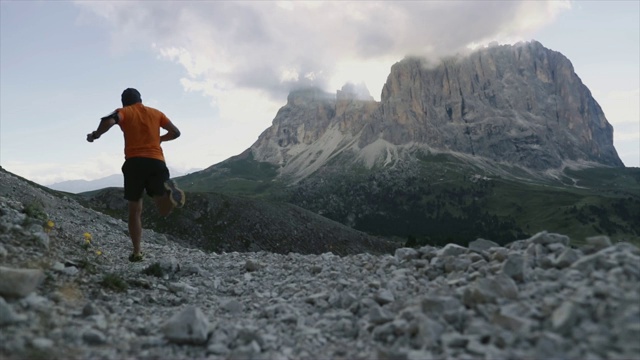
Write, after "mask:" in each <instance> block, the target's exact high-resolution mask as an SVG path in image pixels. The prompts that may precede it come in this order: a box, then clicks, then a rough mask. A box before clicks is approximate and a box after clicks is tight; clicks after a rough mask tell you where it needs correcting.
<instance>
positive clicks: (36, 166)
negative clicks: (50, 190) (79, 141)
mask: <svg viewBox="0 0 640 360" xmlns="http://www.w3.org/2000/svg"><path fill="white" fill-rule="evenodd" d="M123 161H124V160H123V157H122V155H121V154H111V153H100V154H99V155H98V156H96V157H92V158H91V159H87V160H84V161H81V162H75V163H69V162H46V163H31V162H29V163H27V162H22V161H7V162H6V163H4V164H3V165H2V166H3V167H4V168H6V169H7V170H8V171H10V172H12V173H14V174H17V175H19V176H22V177H24V178H27V179H29V180H32V181H34V182H36V183H38V184H41V185H46V184H53V183H57V182H61V181H65V180H93V179H99V178H103V177H106V176H109V175H113V174H114V170H116V171H117V169H120V167H121V166H122V163H123ZM60 170H63V171H60Z"/></svg>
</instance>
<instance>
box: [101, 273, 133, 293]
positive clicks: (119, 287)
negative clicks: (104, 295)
mask: <svg viewBox="0 0 640 360" xmlns="http://www.w3.org/2000/svg"><path fill="white" fill-rule="evenodd" d="M100 285H102V286H103V287H105V288H107V289H111V290H114V291H117V292H123V291H125V290H127V283H126V282H125V281H124V280H122V278H121V277H120V276H118V275H116V274H106V275H105V276H104V277H103V278H102V281H101V282H100Z"/></svg>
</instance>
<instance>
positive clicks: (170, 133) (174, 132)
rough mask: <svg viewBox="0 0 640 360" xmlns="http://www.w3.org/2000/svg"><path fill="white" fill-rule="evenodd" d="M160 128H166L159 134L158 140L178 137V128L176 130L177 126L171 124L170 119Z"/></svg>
mask: <svg viewBox="0 0 640 360" xmlns="http://www.w3.org/2000/svg"><path fill="white" fill-rule="evenodd" d="M162 128H163V129H165V130H167V133H166V134H164V135H162V136H160V142H163V141H170V140H175V139H177V138H178V137H180V130H178V128H177V127H176V126H175V125H173V123H172V122H171V121H169V122H168V123H167V124H166V125H164V126H163V127H162Z"/></svg>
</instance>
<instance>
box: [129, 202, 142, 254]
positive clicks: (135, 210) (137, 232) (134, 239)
mask: <svg viewBox="0 0 640 360" xmlns="http://www.w3.org/2000/svg"><path fill="white" fill-rule="evenodd" d="M129 236H130V237H131V243H132V244H133V255H135V256H137V255H140V240H141V239H142V199H140V200H138V201H129Z"/></svg>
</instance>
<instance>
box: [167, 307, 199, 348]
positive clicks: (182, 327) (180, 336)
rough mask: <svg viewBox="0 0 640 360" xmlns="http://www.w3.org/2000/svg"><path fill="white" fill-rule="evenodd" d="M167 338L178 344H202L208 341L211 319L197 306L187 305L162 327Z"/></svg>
mask: <svg viewBox="0 0 640 360" xmlns="http://www.w3.org/2000/svg"><path fill="white" fill-rule="evenodd" d="M162 333H163V334H164V336H165V337H166V338H167V340H169V341H171V342H173V343H176V344H196V345H201V344H204V343H206V342H207V337H208V333H209V321H208V320H207V317H206V316H205V315H204V313H202V311H201V310H200V309H199V308H197V307H195V306H187V307H186V308H184V309H183V310H182V311H180V312H179V313H177V314H175V315H174V316H173V317H171V319H169V321H167V322H166V323H165V324H164V325H163V327H162Z"/></svg>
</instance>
